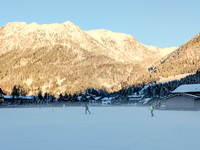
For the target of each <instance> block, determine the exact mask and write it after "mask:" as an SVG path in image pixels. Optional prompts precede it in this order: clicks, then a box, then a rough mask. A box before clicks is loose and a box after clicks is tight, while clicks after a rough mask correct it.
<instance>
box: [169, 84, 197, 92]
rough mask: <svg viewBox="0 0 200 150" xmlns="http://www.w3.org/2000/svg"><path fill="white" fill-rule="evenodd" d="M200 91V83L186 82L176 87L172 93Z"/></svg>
mask: <svg viewBox="0 0 200 150" xmlns="http://www.w3.org/2000/svg"><path fill="white" fill-rule="evenodd" d="M185 92H200V84H185V85H181V86H179V87H178V88H176V89H175V90H174V91H172V93H185Z"/></svg>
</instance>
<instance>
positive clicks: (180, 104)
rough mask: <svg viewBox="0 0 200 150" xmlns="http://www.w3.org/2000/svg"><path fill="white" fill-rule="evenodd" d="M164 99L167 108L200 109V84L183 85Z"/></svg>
mask: <svg viewBox="0 0 200 150" xmlns="http://www.w3.org/2000/svg"><path fill="white" fill-rule="evenodd" d="M163 100H164V101H163V103H162V106H165V108H166V109H200V84H187V85H181V86H179V87H178V88H176V89H175V90H174V91H172V95H170V96H168V97H165V98H164V99H163Z"/></svg>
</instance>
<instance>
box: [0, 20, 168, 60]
mask: <svg viewBox="0 0 200 150" xmlns="http://www.w3.org/2000/svg"><path fill="white" fill-rule="evenodd" d="M69 41H71V42H73V43H74V44H78V45H79V46H80V48H82V49H85V50H87V51H89V52H92V53H95V54H96V55H98V54H101V55H105V56H108V57H110V58H114V59H115V60H116V61H121V62H128V61H129V62H135V61H136V62H140V61H143V60H145V59H147V58H148V57H155V58H156V60H157V59H160V58H161V57H163V56H165V55H166V54H168V53H170V52H171V50H169V49H160V48H157V47H152V46H150V47H149V46H145V45H143V44H141V43H139V42H137V41H136V39H135V38H134V37H133V36H132V35H127V34H123V33H114V32H112V31H107V30H103V29H100V30H91V31H83V30H82V29H81V28H80V27H78V26H76V25H74V24H73V23H72V22H70V21H67V22H64V23H62V24H58V23H54V24H43V25H38V24H37V23H31V24H27V23H25V22H13V23H8V24H6V25H5V26H4V27H2V28H0V55H1V54H3V53H6V52H9V51H11V50H13V49H19V50H23V51H24V50H26V49H38V48H41V47H48V48H49V49H50V48H52V47H53V46H54V45H62V46H65V47H68V48H71V47H72V45H71V44H70V43H71V42H69ZM74 51H76V52H77V53H79V51H78V50H74ZM154 60H155V59H154Z"/></svg>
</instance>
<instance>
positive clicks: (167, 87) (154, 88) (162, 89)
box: [143, 70, 200, 98]
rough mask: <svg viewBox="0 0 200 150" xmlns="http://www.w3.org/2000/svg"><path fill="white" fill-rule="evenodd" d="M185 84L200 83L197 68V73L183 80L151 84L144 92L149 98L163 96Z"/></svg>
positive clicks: (199, 73) (199, 74)
mask: <svg viewBox="0 0 200 150" xmlns="http://www.w3.org/2000/svg"><path fill="white" fill-rule="evenodd" d="M183 84H200V71H199V70H197V72H196V74H193V75H189V76H187V77H185V78H182V79H181V80H174V81H170V82H166V83H158V84H154V85H149V86H148V87H147V88H144V91H143V94H144V96H145V97H149V98H156V97H160V98H162V97H165V96H167V95H169V94H171V92H172V91H173V90H175V89H176V88H177V87H179V86H180V85H183Z"/></svg>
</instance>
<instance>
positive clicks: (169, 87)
mask: <svg viewBox="0 0 200 150" xmlns="http://www.w3.org/2000/svg"><path fill="white" fill-rule="evenodd" d="M183 84H200V70H198V71H197V72H196V74H193V75H189V76H187V77H185V78H182V79H180V80H174V81H169V82H166V83H154V84H148V85H141V86H132V87H129V88H127V89H125V88H124V89H122V90H120V91H118V92H113V93H108V92H106V91H105V90H95V89H87V90H86V91H85V93H84V94H83V93H80V94H73V95H71V94H67V93H65V94H62V93H61V94H60V95H59V97H58V98H56V97H55V96H54V95H51V94H48V93H45V94H44V96H42V94H41V92H39V93H38V95H37V96H34V100H32V101H30V102H29V103H30V104H43V103H53V102H79V100H81V102H88V101H89V100H94V97H93V96H97V97H99V100H100V99H102V98H103V97H118V99H116V100H119V97H120V99H121V100H122V101H125V100H127V95H129V94H133V93H136V94H137V95H139V94H141V95H143V97H144V98H163V97H165V96H168V95H169V94H171V91H173V90H175V89H176V88H177V87H179V86H180V85H183ZM142 89H143V90H142ZM2 91H3V90H2ZM141 91H142V92H141ZM26 94H27V92H26V90H25V89H24V88H23V87H22V86H14V87H13V89H12V96H13V100H14V97H19V96H25V95H26ZM78 97H81V99H79V100H78ZM18 103H19V104H23V103H24V102H23V101H20V102H18Z"/></svg>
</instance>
